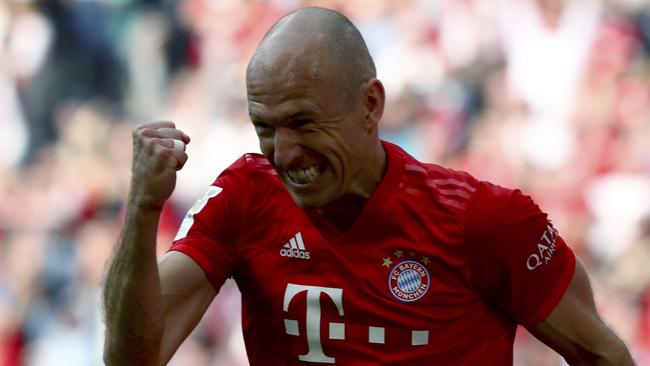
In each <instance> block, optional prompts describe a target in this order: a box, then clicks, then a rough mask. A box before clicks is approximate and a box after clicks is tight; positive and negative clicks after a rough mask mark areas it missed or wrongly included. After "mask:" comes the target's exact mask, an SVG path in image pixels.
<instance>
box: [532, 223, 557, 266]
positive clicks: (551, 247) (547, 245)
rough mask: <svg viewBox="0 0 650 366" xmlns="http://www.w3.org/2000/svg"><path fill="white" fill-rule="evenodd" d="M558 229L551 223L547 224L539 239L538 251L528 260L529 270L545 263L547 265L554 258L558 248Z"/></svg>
mask: <svg viewBox="0 0 650 366" xmlns="http://www.w3.org/2000/svg"><path fill="white" fill-rule="evenodd" d="M557 235H558V233H557V230H555V228H554V227H553V225H551V223H549V224H548V225H546V229H545V230H544V233H543V234H542V236H541V237H540V238H539V240H538V241H537V252H535V253H532V254H531V255H529V256H528V259H527V260H526V267H528V270H529V271H532V270H534V269H535V268H537V267H539V266H541V265H542V264H543V265H547V264H548V263H549V262H550V261H551V259H552V258H553V254H554V253H555V249H556V248H557V246H556V242H557Z"/></svg>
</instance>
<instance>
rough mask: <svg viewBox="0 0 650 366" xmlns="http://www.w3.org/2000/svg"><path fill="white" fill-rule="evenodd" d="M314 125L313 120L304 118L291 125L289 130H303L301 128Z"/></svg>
mask: <svg viewBox="0 0 650 366" xmlns="http://www.w3.org/2000/svg"><path fill="white" fill-rule="evenodd" d="M313 123H314V120H312V119H309V118H305V119H299V120H296V121H294V122H292V123H291V128H295V129H297V128H303V127H309V126H310V125H311V124H313Z"/></svg>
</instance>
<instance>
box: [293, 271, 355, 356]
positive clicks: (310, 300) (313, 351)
mask: <svg viewBox="0 0 650 366" xmlns="http://www.w3.org/2000/svg"><path fill="white" fill-rule="evenodd" d="M303 291H307V309H306V312H307V316H306V322H307V323H306V327H305V328H306V330H307V345H308V346H309V350H308V352H307V353H306V354H304V355H299V356H298V359H299V360H301V361H306V362H324V363H334V362H335V361H336V359H335V358H334V357H329V356H327V355H326V354H325V353H324V352H323V347H322V345H321V339H320V320H321V319H320V318H321V316H320V314H321V307H320V294H321V293H325V294H327V296H329V297H330V299H332V301H333V302H334V304H335V305H336V309H337V310H338V312H339V315H340V316H343V289H340V288H331V287H320V286H306V285H295V284H293V283H288V284H287V289H286V290H285V291H284V304H283V306H282V309H283V310H284V311H285V312H287V311H289V304H291V300H293V298H294V297H295V296H296V295H297V294H299V293H301V292H303ZM328 324H329V338H330V339H345V325H344V324H343V323H333V322H330V323H328ZM284 327H285V330H286V332H287V334H290V335H295V336H298V335H300V332H299V330H298V321H297V320H293V319H284Z"/></svg>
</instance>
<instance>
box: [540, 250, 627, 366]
mask: <svg viewBox="0 0 650 366" xmlns="http://www.w3.org/2000/svg"><path fill="white" fill-rule="evenodd" d="M528 330H529V331H530V332H531V333H532V334H534V335H535V336H536V337H537V338H539V339H540V340H541V341H542V342H544V343H546V344H547V345H548V346H549V347H552V348H553V349H555V350H556V351H557V352H558V353H560V354H561V355H562V356H563V357H564V358H565V360H566V361H567V362H568V363H569V364H570V365H602V366H606V365H611V366H628V365H634V361H633V360H632V356H631V355H630V352H629V351H628V349H627V347H626V346H625V344H624V343H623V341H622V340H621V339H620V338H619V337H618V336H617V335H616V334H615V333H614V332H613V331H612V330H611V329H610V328H609V327H607V325H605V323H604V322H603V321H602V320H601V319H600V317H599V316H598V313H597V312H596V307H595V305H594V299H593V294H592V290H591V285H590V284H589V278H588V276H587V273H586V271H585V269H584V267H583V266H582V264H581V263H580V262H579V261H578V262H576V270H575V273H574V275H573V278H572V280H571V283H570V284H569V288H568V289H567V291H566V293H565V294H564V296H563V297H562V299H561V300H560V302H559V304H558V305H557V306H556V308H555V309H554V310H553V312H552V313H551V314H550V315H549V316H548V317H547V318H546V319H545V320H544V321H542V322H541V323H539V324H538V325H536V326H534V327H529V328H528Z"/></svg>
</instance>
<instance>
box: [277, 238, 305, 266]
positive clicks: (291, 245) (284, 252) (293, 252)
mask: <svg viewBox="0 0 650 366" xmlns="http://www.w3.org/2000/svg"><path fill="white" fill-rule="evenodd" d="M280 255H281V256H283V257H289V258H300V259H309V252H308V251H307V250H305V243H303V242H302V234H301V233H300V232H298V233H297V234H296V235H294V236H293V237H292V238H291V239H289V242H288V243H286V244H284V246H282V249H280Z"/></svg>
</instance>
